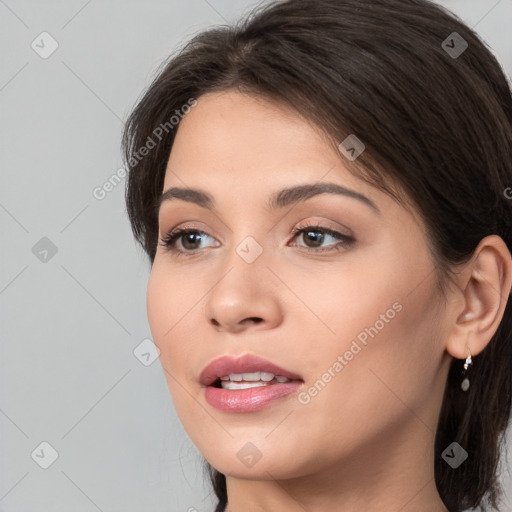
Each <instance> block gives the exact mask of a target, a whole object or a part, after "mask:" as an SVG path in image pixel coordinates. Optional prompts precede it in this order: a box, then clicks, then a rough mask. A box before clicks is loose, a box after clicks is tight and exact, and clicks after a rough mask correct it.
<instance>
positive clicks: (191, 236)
mask: <svg viewBox="0 0 512 512" xmlns="http://www.w3.org/2000/svg"><path fill="white" fill-rule="evenodd" d="M197 236H198V235H197V233H187V234H186V235H185V243H184V244H183V247H185V248H186V249H196V247H187V244H188V243H189V242H191V243H192V244H193V243H194V238H195V237H197ZM195 242H196V243H197V240H195Z"/></svg>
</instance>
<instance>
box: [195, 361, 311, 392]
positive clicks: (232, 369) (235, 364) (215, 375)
mask: <svg viewBox="0 0 512 512" xmlns="http://www.w3.org/2000/svg"><path fill="white" fill-rule="evenodd" d="M251 372H269V373H273V374H274V375H281V376H282V377H286V378H288V379H290V380H302V378H301V377H300V375H297V374H296V373H292V372H289V371H288V370H285V369H284V368H281V367H280V366H277V365H276V364H274V363H272V362H271V361H269V360H267V359H263V358H261V357H258V356H254V355H252V354H245V355H243V356H241V357H233V356H221V357H218V358H217V359H214V360H213V361H212V362H211V363H209V364H208V365H207V366H206V367H205V368H204V369H203V371H202V372H201V375H200V376H199V382H200V383H201V384H202V385H203V386H210V385H211V384H213V383H214V382H215V381H216V380H217V379H219V378H220V377H224V376H225V375H229V374H230V373H251Z"/></svg>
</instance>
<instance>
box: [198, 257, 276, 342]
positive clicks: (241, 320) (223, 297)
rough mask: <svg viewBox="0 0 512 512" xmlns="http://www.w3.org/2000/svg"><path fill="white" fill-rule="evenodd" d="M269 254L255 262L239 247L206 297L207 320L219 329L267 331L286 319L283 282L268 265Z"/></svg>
mask: <svg viewBox="0 0 512 512" xmlns="http://www.w3.org/2000/svg"><path fill="white" fill-rule="evenodd" d="M265 253H266V251H263V253H262V254H261V255H260V256H259V257H258V258H257V259H256V260H254V261H252V262H251V263H248V262H247V261H245V260H244V259H243V258H242V257H241V256H240V255H239V254H238V253H237V252H236V251H235V250H233V251H232V252H231V254H230V255H229V257H227V258H226V260H225V262H224V264H223V271H222V272H219V275H221V277H220V278H219V279H218V281H217V282H216V284H215V285H214V286H213V288H212V290H211V292H210V293H209V294H208V296H207V300H206V309H205V311H206V315H207V319H208V321H209V323H210V324H211V325H212V326H213V327H214V328H215V329H216V330H217V331H224V332H230V333H239V332H242V331H244V330H246V329H249V328H257V329H258V330H266V329H272V328H275V327H277V326H278V325H279V324H280V323H281V322H282V320H283V309H282V302H281V300H280V297H279V288H278V284H279V281H278V280H277V279H276V278H275V276H274V274H273V273H272V272H271V271H270V270H269V268H268V267H267V263H268V259H267V258H266V254H265Z"/></svg>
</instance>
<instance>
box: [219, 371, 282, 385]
mask: <svg viewBox="0 0 512 512" xmlns="http://www.w3.org/2000/svg"><path fill="white" fill-rule="evenodd" d="M274 378H275V380H276V381H277V382H278V383H283V382H290V379H288V378H287V377H283V376H281V375H274V374H273V373H270V372H252V373H230V374H229V375H224V377H221V378H220V380H221V386H222V387H223V388H224V389H249V388H255V387H258V386H267V385H269V384H270V382H271V381H273V380H274ZM242 381H243V382H242Z"/></svg>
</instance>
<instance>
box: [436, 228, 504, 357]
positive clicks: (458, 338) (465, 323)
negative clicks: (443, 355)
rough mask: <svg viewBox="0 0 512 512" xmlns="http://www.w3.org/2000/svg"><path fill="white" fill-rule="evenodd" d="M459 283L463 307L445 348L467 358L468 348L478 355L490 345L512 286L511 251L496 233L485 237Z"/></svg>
mask: <svg viewBox="0 0 512 512" xmlns="http://www.w3.org/2000/svg"><path fill="white" fill-rule="evenodd" d="M460 275H461V276H464V277H463V278H461V279H462V281H461V282H460V286H461V291H462V293H463V308H462V311H461V312H459V313H458V315H457V318H456V319H455V321H454V323H453V325H452V328H451V330H450V335H449V337H448V339H447V343H446V350H447V351H448V352H449V353H450V354H451V355H452V356H453V357H454V358H456V359H465V358H466V357H468V355H469V352H468V351H469V350H470V351H471V354H472V355H473V356H476V355H478V354H479V353H480V352H482V350H484V349H485V347H486V346H487V345H488V343H489V342H490V340H491V339H492V337H493V336H494V333H495V332H496V330H497V329H498V326H499V324H500V322H501V320H502V318H503V313H504V311H505V307H506V305H507V300H508V298H509V294H510V291H511V286H512V259H511V256H510V252H509V250H508V248H507V246H506V244H505V242H504V241H503V239H502V238H501V237H499V236H497V235H490V236H487V237H485V238H483V239H482V240H481V241H480V243H479V244H478V246H477V248H476V249H475V252H474V255H473V257H472V258H471V260H470V261H469V262H468V263H467V264H466V271H464V272H462V273H461V274H460Z"/></svg>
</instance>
